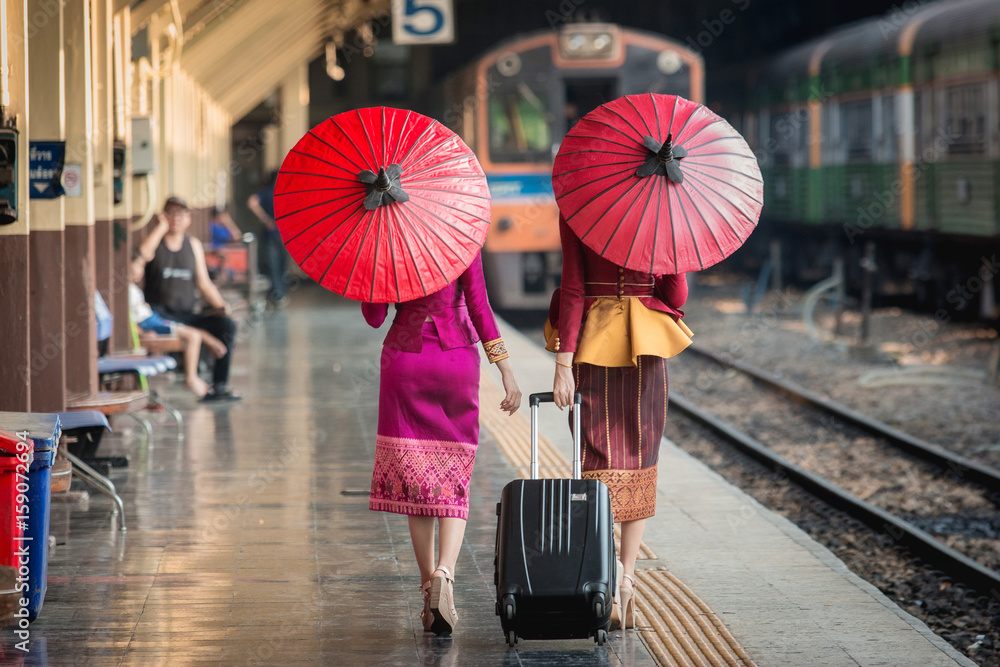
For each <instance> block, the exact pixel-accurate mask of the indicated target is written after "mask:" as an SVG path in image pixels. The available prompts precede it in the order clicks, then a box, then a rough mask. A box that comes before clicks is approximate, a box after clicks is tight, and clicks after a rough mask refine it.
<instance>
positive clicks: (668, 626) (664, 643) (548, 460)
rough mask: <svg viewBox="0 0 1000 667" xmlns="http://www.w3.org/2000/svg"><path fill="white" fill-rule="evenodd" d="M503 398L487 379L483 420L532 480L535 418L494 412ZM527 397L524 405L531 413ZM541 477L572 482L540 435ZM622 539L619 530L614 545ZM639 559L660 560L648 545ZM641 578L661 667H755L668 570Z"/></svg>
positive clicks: (642, 573)
mask: <svg viewBox="0 0 1000 667" xmlns="http://www.w3.org/2000/svg"><path fill="white" fill-rule="evenodd" d="M503 397H504V394H503V391H502V389H501V388H500V386H499V385H498V384H497V383H496V381H495V380H493V378H491V377H488V376H487V375H485V374H484V375H483V378H482V380H481V382H480V387H479V403H480V405H481V406H482V409H481V410H480V411H479V420H480V422H481V424H482V426H483V427H484V428H486V429H487V430H488V431H489V432H490V434H491V435H492V436H493V438H494V439H495V440H496V441H497V443H498V444H499V445H500V450H501V451H502V452H503V453H504V455H505V456H506V457H507V458H508V459H509V460H510V462H511V463H512V464H513V465H514V467H515V468H517V472H518V474H519V475H521V477H525V478H526V477H528V476H529V475H531V418H530V416H529V414H530V413H528V412H527V410H525V411H524V412H521V411H518V412H516V413H514V414H513V415H511V416H507V414H506V413H504V412H501V411H500V410H497V409H495V408H494V407H493V406H497V405H500V401H502V400H503ZM526 402H527V397H525V405H524V407H527V404H526ZM538 474H539V476H541V477H542V478H544V479H551V478H555V477H569V476H570V474H571V470H570V463H569V460H568V459H567V458H566V457H565V456H563V455H562V454H561V453H560V452H559V451H557V450H556V448H555V446H554V445H553V444H552V441H551V440H549V439H548V438H546V437H545V436H544V435H543V434H541V433H539V434H538ZM620 538H621V535H620V533H619V531H618V528H617V527H616V528H615V541H616V542H620ZM639 558H640V559H655V558H656V555H655V554H654V553H653V551H652V550H651V549H650V548H649V546H648V545H647V544H646V543H645V542H643V544H642V546H641V547H640V548H639ZM636 577H637V578H638V580H639V582H638V589H637V590H638V591H639V596H638V598H637V606H638V612H639V615H638V619H637V620H638V622H637V624H636V625H637V630H638V632H639V637H640V638H641V639H642V642H643V643H644V644H645V645H646V648H648V649H649V652H650V654H651V655H652V656H653V657H654V658H655V660H656V661H657V663H658V664H660V665H671V666H672V665H685V666H688V665H690V666H695V665H712V666H715V665H720V666H721V665H730V666H732V665H745V666H747V667H749V666H750V665H753V664H754V662H753V661H752V660H751V659H750V657H749V656H748V655H747V654H746V652H744V650H743V649H742V648H741V647H740V645H739V644H738V643H737V642H736V640H735V639H734V638H733V636H732V635H731V634H730V633H729V631H728V630H727V629H726V627H725V625H723V623H722V621H721V620H719V617H718V616H716V615H715V613H713V612H712V610H711V609H709V607H708V605H706V604H705V603H704V602H702V601H701V600H700V599H699V598H698V596H696V595H695V594H694V593H692V592H691V590H690V589H688V587H687V586H685V585H684V584H683V583H681V582H680V580H678V579H677V578H676V577H675V576H674V575H672V574H670V573H669V572H668V571H667V570H666V569H664V568H650V569H645V570H638V569H637V570H636Z"/></svg>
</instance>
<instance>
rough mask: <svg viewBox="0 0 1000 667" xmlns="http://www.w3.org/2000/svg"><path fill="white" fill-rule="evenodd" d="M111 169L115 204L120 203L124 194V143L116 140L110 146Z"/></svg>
mask: <svg viewBox="0 0 1000 667" xmlns="http://www.w3.org/2000/svg"><path fill="white" fill-rule="evenodd" d="M111 151H112V161H113V164H112V169H111V175H112V179H113V183H114V199H115V203H116V204H121V203H122V198H123V197H124V196H125V144H123V143H121V142H119V141H116V142H115V144H114V146H112V148H111Z"/></svg>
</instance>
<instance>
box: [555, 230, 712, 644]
mask: <svg viewBox="0 0 1000 667" xmlns="http://www.w3.org/2000/svg"><path fill="white" fill-rule="evenodd" d="M559 227H560V234H561V237H562V251H563V270H562V286H561V289H560V293H561V294H560V298H559V299H558V304H556V303H553V310H552V311H550V323H552V325H553V326H557V327H558V328H557V329H552V330H549V331H547V332H546V339H547V342H548V346H547V347H548V349H549V350H550V351H553V352H556V372H555V379H554V381H553V393H554V395H555V401H556V404H557V405H558V406H559V407H560V408H563V407H566V406H567V405H570V404H571V403H572V395H573V391H574V389H575V390H576V391H579V392H580V393H581V394H582V395H583V407H582V410H581V413H580V424H581V429H582V431H583V432H582V433H581V442H582V443H583V444H582V447H583V452H582V453H581V457H582V459H583V476H584V478H588V479H599V480H601V481H602V482H604V483H605V484H606V485H607V486H608V489H609V490H610V492H611V509H612V512H613V513H614V517H615V522H618V523H621V529H622V530H621V533H622V540H621V567H620V569H619V576H620V577H621V582H620V586H619V588H618V597H619V599H618V600H617V601H616V605H615V611H614V613H613V615H612V627H613V628H614V627H615V626H616V625H617V624H620V625H621V627H625V628H632V627H635V612H634V610H635V597H634V592H635V561H636V558H637V556H638V554H639V544H640V543H641V542H642V534H643V531H644V529H645V527H646V519H647V518H649V517H651V516H653V514H654V513H655V511H656V474H657V473H656V465H657V460H658V457H659V449H660V440H661V438H662V437H663V428H664V426H665V424H666V418H667V387H668V384H667V362H666V360H667V358H669V357H672V356H674V355H676V354H677V353H679V352H680V351H681V350H683V349H684V348H685V347H687V346H688V345H690V344H691V338H690V337H691V335H692V333H691V330H690V329H688V328H687V326H686V325H685V324H684V323H683V322H682V321H681V317H683V315H684V313H683V312H682V311H681V310H680V307H681V306H682V305H684V302H685V301H686V300H687V293H688V290H687V282H686V281H685V279H684V276H680V275H661V276H655V275H652V274H649V273H642V272H640V271H632V270H630V269H625V268H622V267H620V266H617V265H616V264H613V263H611V262H610V261H608V260H606V259H604V258H602V257H601V256H600V255H598V254H597V253H595V252H594V251H592V250H591V249H590V248H588V247H586V246H585V245H584V244H583V243H581V242H580V239H579V238H577V236H576V234H574V233H573V231H572V230H571V229H570V227H569V226H568V225H567V224H566V223H565V222H564V221H562V220H560V223H559ZM556 318H557V319H556Z"/></svg>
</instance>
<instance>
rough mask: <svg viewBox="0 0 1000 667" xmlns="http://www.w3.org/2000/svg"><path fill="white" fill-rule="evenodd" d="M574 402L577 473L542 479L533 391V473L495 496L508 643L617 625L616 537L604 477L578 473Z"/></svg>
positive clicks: (540, 397)
mask: <svg viewBox="0 0 1000 667" xmlns="http://www.w3.org/2000/svg"><path fill="white" fill-rule="evenodd" d="M581 400H582V399H581V396H580V394H579V393H577V394H576V395H575V396H574V405H573V423H574V429H573V434H574V437H573V440H574V443H573V444H574V454H573V479H545V480H541V479H538V404H539V403H542V402H545V403H549V402H551V401H552V393H551V392H548V393H542V394H532V395H531V396H530V398H529V401H530V403H531V479H519V480H515V481H513V482H511V483H510V484H508V485H507V486H505V487H504V489H503V492H502V494H501V496H500V502H499V503H498V504H497V515H498V516H499V519H498V520H497V542H496V558H495V560H494V566H495V568H496V570H495V572H494V582H495V583H496V586H497V607H496V613H497V614H498V615H499V616H500V625H501V626H502V627H503V631H504V634H505V635H506V638H507V643H508V644H509V645H511V646H513V645H514V644H515V643H517V639H518V638H519V637H520V638H523V639H573V638H586V637H593V638H594V641H596V642H597V643H598V644H599V645H602V644H604V642H605V641H606V640H607V636H608V627H609V626H610V625H611V601H612V597H613V596H614V592H615V591H614V587H615V562H616V558H615V540H614V524H613V519H612V515H611V496H610V495H609V494H608V487H607V486H605V485H604V483H603V482H599V481H597V480H593V479H587V480H585V479H580V402H581Z"/></svg>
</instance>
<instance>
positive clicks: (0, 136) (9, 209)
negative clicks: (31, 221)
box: [0, 127, 17, 225]
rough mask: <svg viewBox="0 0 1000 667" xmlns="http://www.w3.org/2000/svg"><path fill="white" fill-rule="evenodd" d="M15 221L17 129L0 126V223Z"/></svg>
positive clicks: (5, 223) (6, 223) (7, 223)
mask: <svg viewBox="0 0 1000 667" xmlns="http://www.w3.org/2000/svg"><path fill="white" fill-rule="evenodd" d="M14 222H17V130H15V129H13V128H9V127H2V128H0V225H9V224H11V223H14Z"/></svg>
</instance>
